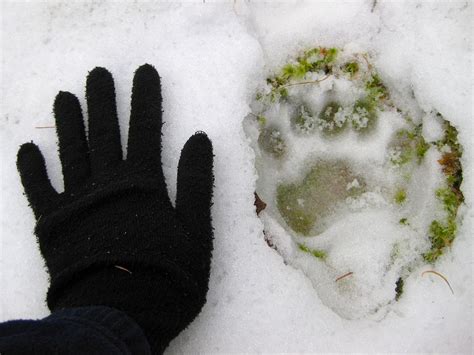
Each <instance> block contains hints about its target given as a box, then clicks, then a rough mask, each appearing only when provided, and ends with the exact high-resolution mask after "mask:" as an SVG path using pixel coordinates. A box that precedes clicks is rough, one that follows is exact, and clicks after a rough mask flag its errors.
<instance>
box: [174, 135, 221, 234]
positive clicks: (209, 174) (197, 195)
mask: <svg viewBox="0 0 474 355" xmlns="http://www.w3.org/2000/svg"><path fill="white" fill-rule="evenodd" d="M213 158H214V156H213V153H212V143H211V141H210V140H209V138H208V137H207V135H206V134H205V133H202V132H198V133H196V134H194V135H193V136H192V137H191V138H189V139H188V141H187V142H186V144H185V145H184V148H183V150H182V151H181V157H180V159H179V164H178V185H177V193H176V211H177V213H178V215H179V216H180V217H182V218H183V219H184V221H185V223H186V224H187V225H188V226H189V227H190V229H191V227H192V229H191V230H196V231H197V234H198V235H199V237H200V239H201V240H207V241H211V240H212V226H211V204H212V203H211V200H212V188H213V184H214V175H213V170H212V169H213Z"/></svg>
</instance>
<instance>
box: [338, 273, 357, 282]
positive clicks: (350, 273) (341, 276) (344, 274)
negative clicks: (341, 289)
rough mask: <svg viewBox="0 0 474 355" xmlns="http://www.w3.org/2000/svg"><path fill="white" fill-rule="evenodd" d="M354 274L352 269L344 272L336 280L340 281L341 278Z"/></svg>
mask: <svg viewBox="0 0 474 355" xmlns="http://www.w3.org/2000/svg"><path fill="white" fill-rule="evenodd" d="M352 274H353V272H352V271H349V272H348V273H347V274H344V275H342V276H339V277H338V278H337V279H336V281H335V282H338V281H339V280H342V279H343V278H345V277H347V276H351V275H352Z"/></svg>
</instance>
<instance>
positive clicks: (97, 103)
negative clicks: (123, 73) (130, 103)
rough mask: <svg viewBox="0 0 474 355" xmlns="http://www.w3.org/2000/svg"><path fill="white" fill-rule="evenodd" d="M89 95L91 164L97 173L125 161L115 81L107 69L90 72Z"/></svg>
mask: <svg viewBox="0 0 474 355" xmlns="http://www.w3.org/2000/svg"><path fill="white" fill-rule="evenodd" d="M86 96H87V109H88V113H89V148H90V150H89V154H90V163H91V169H92V173H93V174H95V173H97V172H99V171H101V170H103V169H104V168H107V167H108V166H113V165H115V164H117V163H118V162H119V161H121V160H122V146H121V143H120V129H119V125H118V119H117V107H116V104H115V87H114V80H113V78H112V75H111V74H110V73H109V72H108V71H107V69H105V68H100V67H97V68H94V69H93V70H92V71H91V72H90V73H89V75H88V77H87V84H86Z"/></svg>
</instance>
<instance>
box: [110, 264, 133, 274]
mask: <svg viewBox="0 0 474 355" xmlns="http://www.w3.org/2000/svg"><path fill="white" fill-rule="evenodd" d="M114 267H116V268H117V269H120V270H123V271H126V272H128V273H129V274H130V275H131V274H132V272H131V271H130V270H129V269H126V268H124V267H123V266H119V265H114Z"/></svg>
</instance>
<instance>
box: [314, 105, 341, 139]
mask: <svg viewBox="0 0 474 355" xmlns="http://www.w3.org/2000/svg"><path fill="white" fill-rule="evenodd" d="M342 110H343V108H342V106H341V105H340V104H339V103H338V102H335V101H331V102H329V103H328V104H327V105H326V106H324V108H323V109H322V110H321V113H320V114H319V119H320V127H321V129H322V131H323V132H324V133H326V134H331V135H335V134H339V133H341V132H342V131H344V129H345V128H346V126H347V119H346V117H342V116H341V114H342Z"/></svg>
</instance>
